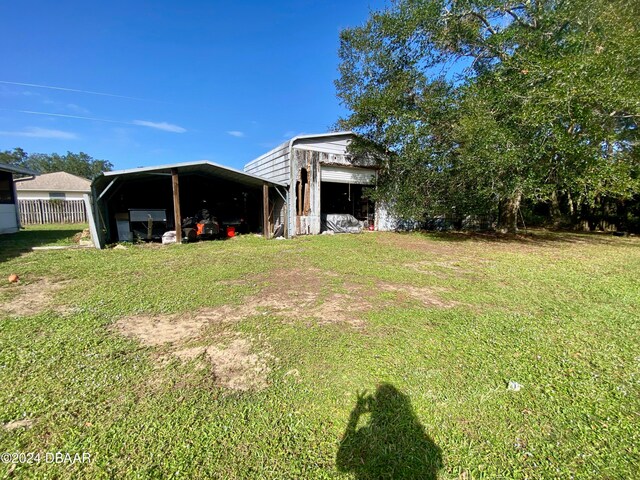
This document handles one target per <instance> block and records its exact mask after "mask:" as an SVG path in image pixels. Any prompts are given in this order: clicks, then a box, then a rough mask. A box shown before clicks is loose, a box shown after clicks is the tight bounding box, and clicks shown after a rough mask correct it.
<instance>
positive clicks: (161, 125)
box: [132, 120, 187, 133]
mask: <svg viewBox="0 0 640 480" xmlns="http://www.w3.org/2000/svg"><path fill="white" fill-rule="evenodd" d="M132 123H133V124H134V125H140V126H141V127H149V128H156V129H158V130H163V131H165V132H173V133H184V132H186V131H187V129H186V128H182V127H180V126H179V125H173V124H172V123H167V122H149V121H147V120H134V121H133V122H132Z"/></svg>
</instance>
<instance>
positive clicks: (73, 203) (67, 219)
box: [18, 200, 87, 225]
mask: <svg viewBox="0 0 640 480" xmlns="http://www.w3.org/2000/svg"><path fill="white" fill-rule="evenodd" d="M18 207H19V208H20V223H21V224H22V225H33V224H38V223H86V222H87V213H86V211H85V208H84V201H83V200H18Z"/></svg>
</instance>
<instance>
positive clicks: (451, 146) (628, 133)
mask: <svg viewBox="0 0 640 480" xmlns="http://www.w3.org/2000/svg"><path fill="white" fill-rule="evenodd" d="M639 30H640V3H639V2H637V1H636V0H527V1H498V0H457V1H456V0H398V1H396V2H394V3H393V4H392V5H391V6H390V7H389V8H388V9H387V10H385V11H382V12H375V13H373V14H371V16H370V18H369V20H368V21H367V23H366V24H365V25H363V26H361V27H357V28H351V29H347V30H344V31H343V32H342V33H341V44H340V51H339V54H340V59H341V64H340V78H339V80H338V81H337V82H336V86H337V91H338V97H339V98H340V99H341V101H342V102H343V103H344V105H345V106H346V107H347V108H348V109H349V110H350V114H349V115H348V116H347V117H346V118H343V119H341V121H340V126H341V127H342V128H350V129H353V130H355V131H357V132H358V133H360V134H361V135H362V136H363V137H364V138H365V139H366V140H369V141H371V142H369V143H368V144H371V143H376V144H378V145H381V146H382V147H383V148H385V149H386V150H387V151H388V152H390V155H386V156H380V158H384V159H385V160H383V165H382V167H383V169H382V173H381V175H380V185H379V188H378V190H377V192H376V193H375V195H377V196H378V197H379V198H382V199H385V200H390V201H392V202H393V205H394V209H395V211H396V213H397V214H399V215H400V216H404V217H414V218H415V217H418V216H422V215H425V214H434V213H448V212H458V213H464V214H467V213H486V212H495V213H496V214H498V215H499V218H500V223H501V226H502V227H504V228H505V229H507V230H510V231H514V230H515V227H516V223H515V222H516V214H517V211H518V209H519V207H520V204H521V201H523V200H525V201H532V202H550V203H552V204H554V203H555V204H557V203H558V202H560V201H562V202H563V203H564V204H565V205H567V208H568V209H569V210H570V211H571V213H574V214H577V213H579V212H580V211H581V209H582V208H584V209H589V208H590V207H593V206H594V205H596V204H598V202H602V201H603V199H605V198H610V199H614V200H616V201H624V200H628V199H631V198H633V197H634V195H637V194H638V193H639V192H640V165H639V164H640V157H639V154H638V121H639V120H640V49H638V47H637V38H638V34H639V33H640V32H639ZM355 148H356V149H357V148H365V149H366V148H367V147H366V144H365V143H364V142H363V143H362V144H361V145H359V146H358V145H356V146H355Z"/></svg>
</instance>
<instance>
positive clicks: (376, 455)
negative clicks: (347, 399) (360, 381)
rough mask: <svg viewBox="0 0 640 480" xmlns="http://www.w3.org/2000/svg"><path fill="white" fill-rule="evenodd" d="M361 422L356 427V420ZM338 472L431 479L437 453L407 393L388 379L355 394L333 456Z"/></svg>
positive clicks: (434, 474) (366, 476)
mask: <svg viewBox="0 0 640 480" xmlns="http://www.w3.org/2000/svg"><path fill="white" fill-rule="evenodd" d="M366 415H369V418H366V417H365V418H363V420H364V425H363V426H361V427H359V428H358V423H359V422H360V424H362V423H363V420H361V418H362V417H363V416H366ZM336 464H337V467H338V470H339V471H341V472H353V473H354V474H355V478H357V479H372V478H394V479H395V478H414V479H424V480H431V479H434V480H435V479H437V477H438V470H439V469H440V468H441V467H442V451H441V450H440V448H439V447H438V446H437V445H436V444H435V443H434V442H433V440H432V439H431V438H429V436H428V435H427V434H426V432H425V430H424V427H423V426H422V425H421V424H420V422H419V421H418V419H417V417H416V415H415V413H413V408H412V407H411V402H410V401H409V397H408V396H406V395H404V394H403V393H401V392H400V391H399V390H398V389H397V388H395V387H394V386H393V385H390V384H388V383H383V384H381V385H379V386H378V388H377V389H376V392H375V393H374V394H373V395H367V394H366V392H363V393H361V394H358V398H357V401H356V406H355V408H354V409H353V411H352V412H351V415H350V417H349V423H348V425H347V429H346V431H345V432H344V436H343V437H342V441H341V442H340V448H339V449H338V454H337V455H336Z"/></svg>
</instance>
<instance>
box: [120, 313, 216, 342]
mask: <svg viewBox="0 0 640 480" xmlns="http://www.w3.org/2000/svg"><path fill="white" fill-rule="evenodd" d="M206 323H207V322H206V321H205V320H204V319H202V318H196V317H195V316H193V315H190V314H175V315H140V316H130V317H124V318H121V319H120V320H118V321H117V322H116V323H115V324H114V325H113V328H114V329H115V330H116V331H118V332H119V333H121V334H123V335H125V336H127V337H131V338H135V339H137V340H139V341H141V342H142V343H144V344H145V345H151V346H158V345H162V344H164V343H176V342H180V341H183V340H188V339H190V338H193V337H194V336H197V335H198V334H199V333H200V330H201V329H202V327H203V326H204V325H205V324H206Z"/></svg>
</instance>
